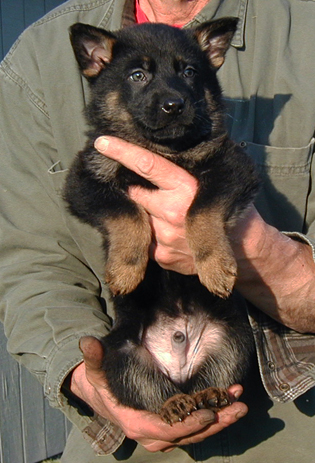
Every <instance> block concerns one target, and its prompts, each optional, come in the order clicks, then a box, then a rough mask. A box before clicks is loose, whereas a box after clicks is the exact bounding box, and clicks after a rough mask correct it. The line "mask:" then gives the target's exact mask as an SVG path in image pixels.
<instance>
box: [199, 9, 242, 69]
mask: <svg viewBox="0 0 315 463" xmlns="http://www.w3.org/2000/svg"><path fill="white" fill-rule="evenodd" d="M237 23H238V18H222V19H217V20H215V21H208V22H205V23H203V24H201V25H200V26H198V27H196V29H195V30H194V34H195V37H196V38H197V40H198V43H199V45H200V48H201V49H202V50H203V51H205V52H206V53H207V55H208V58H209V61H210V63H211V65H212V67H213V68H214V69H216V70H218V69H219V68H220V67H221V66H222V64H223V63H224V59H225V54H226V52H227V50H228V48H229V46H230V43H231V40H232V38H233V35H234V33H235V31H236V28H237Z"/></svg>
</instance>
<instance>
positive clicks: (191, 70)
mask: <svg viewBox="0 0 315 463" xmlns="http://www.w3.org/2000/svg"><path fill="white" fill-rule="evenodd" d="M196 73H197V71H196V70H195V69H194V68H192V67H190V66H189V67H187V68H186V69H185V70H184V72H183V76H184V77H187V78H188V79H189V78H190V79H191V78H192V77H194V75H195V74H196Z"/></svg>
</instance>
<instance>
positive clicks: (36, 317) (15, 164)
mask: <svg viewBox="0 0 315 463" xmlns="http://www.w3.org/2000/svg"><path fill="white" fill-rule="evenodd" d="M34 68H35V67H34ZM37 87H38V88H39V87H40V83H39V79H38V81H37V82H36V84H35V82H33V83H32V85H28V83H27V82H26V80H24V77H23V76H22V77H21V75H18V74H17V72H16V71H14V70H13V68H10V66H9V65H8V62H3V64H2V66H1V68H0V107H1V112H0V156H1V167H0V204H1V216H0V236H1V238H0V255H1V260H0V294H1V300H0V320H1V321H2V322H3V324H4V328H5V333H6V336H7V338H8V350H9V352H10V353H11V354H12V355H13V356H14V357H15V358H16V359H17V360H18V361H19V362H20V363H21V364H23V365H25V366H26V367H27V369H28V370H29V371H30V372H31V373H33V374H34V375H35V376H36V377H37V378H38V379H39V381H40V382H41V383H42V384H43V386H44V390H45V394H46V396H47V397H48V399H49V401H50V404H51V405H52V406H54V407H57V408H60V409H62V410H63V412H64V413H65V414H66V415H67V416H68V418H69V419H71V421H73V422H75V423H76V424H77V425H78V426H79V427H80V428H81V429H82V428H83V427H85V426H86V424H87V420H88V418H86V417H82V416H80V415H79V414H78V413H77V411H76V410H75V409H73V408H71V407H70V406H69V404H68V401H67V400H66V399H65V397H64V396H63V395H62V394H61V392H60V388H61V385H62V383H63V381H64V379H65V378H66V376H67V375H68V373H69V372H70V371H71V370H72V369H73V368H74V367H75V366H76V365H77V364H79V363H80V362H81V361H82V357H81V352H80V350H79V348H78V340H79V338H80V337H81V336H82V335H85V334H90V335H95V336H98V337H99V336H103V335H105V334H106V333H107V332H108V330H109V328H110V318H109V317H108V316H107V314H106V313H105V311H104V310H103V308H104V307H105V301H104V299H102V297H101V294H102V293H101V286H102V285H101V281H100V277H99V276H97V275H96V272H95V271H94V270H93V269H92V268H91V265H90V264H89V262H87V260H86V258H85V257H84V252H82V249H81V246H80V245H79V244H78V241H77V240H76V239H75V238H74V237H73V234H72V233H71V232H70V231H69V230H70V228H69V224H67V222H66V220H67V219H65V217H67V211H66V208H65V207H64V206H63V205H62V198H61V194H60V189H59V190H58V188H57V187H56V176H54V175H53V174H54V173H55V171H54V169H52V166H54V165H55V161H56V159H59V158H60V153H58V149H57V144H56V140H55V138H56V137H55V134H54V133H53V130H52V126H51V119H50V114H49V112H47V108H45V105H44V98H43V97H42V95H40V92H39V91H38V92H37V91H36V88H37ZM39 96H40V97H39ZM61 111H62V108H61ZM70 148H71V147H70ZM57 164H58V163H57ZM59 173H60V174H61V175H60V176H59V180H58V181H59V183H60V188H61V186H62V183H63V179H64V175H65V170H63V169H62V170H61V171H60V172H59ZM58 191H59V193H58ZM68 215H69V214H68ZM69 220H70V223H71V220H72V222H73V227H74V228H75V229H77V230H78V232H79V233H78V236H79V235H80V233H82V234H83V235H85V240H86V241H87V242H88V243H90V251H91V253H95V254H96V253H98V254H99V255H100V254H101V252H100V248H99V240H98V237H97V236H96V232H95V231H94V230H92V229H91V230H90V228H89V227H88V226H85V225H83V224H82V225H81V224H79V223H76V221H75V219H74V218H73V219H72V218H71V219H70V218H69ZM78 239H80V237H79V238H78ZM100 259H101V258H100Z"/></svg>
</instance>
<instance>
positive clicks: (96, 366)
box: [79, 336, 106, 386]
mask: <svg viewBox="0 0 315 463" xmlns="http://www.w3.org/2000/svg"><path fill="white" fill-rule="evenodd" d="M79 347H80V349H81V352H82V353H83V360H84V363H85V370H86V376H87V378H88V380H89V381H90V382H91V383H93V384H95V385H96V384H97V385H98V386H104V385H105V384H106V381H105V374H104V371H103V369H102V363H103V357H104V351H103V346H102V344H101V342H100V341H99V340H98V339H96V338H94V337H93V336H83V337H82V338H81V339H80V341H79Z"/></svg>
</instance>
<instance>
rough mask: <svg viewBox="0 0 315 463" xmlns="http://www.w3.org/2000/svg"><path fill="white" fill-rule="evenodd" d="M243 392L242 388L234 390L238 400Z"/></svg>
mask: <svg viewBox="0 0 315 463" xmlns="http://www.w3.org/2000/svg"><path fill="white" fill-rule="evenodd" d="M242 392H243V391H242V390H241V389H238V390H237V391H235V392H234V397H235V399H236V400H238V399H239V398H240V397H241V395H242Z"/></svg>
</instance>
